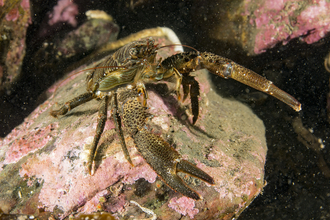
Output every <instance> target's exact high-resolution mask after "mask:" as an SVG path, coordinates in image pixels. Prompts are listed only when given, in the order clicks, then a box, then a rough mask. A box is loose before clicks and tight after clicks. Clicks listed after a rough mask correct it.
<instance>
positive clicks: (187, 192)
mask: <svg viewBox="0 0 330 220" xmlns="http://www.w3.org/2000/svg"><path fill="white" fill-rule="evenodd" d="M133 139H134V142H135V144H136V148H137V149H138V151H139V152H140V153H141V155H142V157H143V158H144V159H145V160H146V161H147V163H148V164H149V165H150V166H151V167H152V168H153V169H154V170H155V171H156V173H157V174H158V176H159V177H160V178H161V179H162V180H163V181H164V182H165V183H166V184H167V185H168V186H169V187H170V188H172V189H173V190H174V191H177V192H179V193H181V194H183V195H184V196H187V197H190V198H192V199H195V200H197V199H200V198H201V197H200V195H199V194H198V193H197V192H195V191H194V190H192V189H191V188H190V187H188V186H187V185H186V184H185V183H184V182H183V180H182V179H181V178H180V177H179V176H178V175H177V173H178V172H184V173H187V174H189V175H191V176H193V177H197V178H199V179H201V180H203V181H205V182H207V183H209V184H214V180H213V178H212V177H211V176H209V175H208V174H207V173H205V172H204V171H202V170H201V169H199V168H198V167H196V166H195V165H193V164H191V163H189V162H188V161H186V160H184V159H182V157H181V155H180V154H179V153H178V152H177V151H176V150H175V149H174V148H173V147H171V146H170V145H169V144H168V143H167V142H166V141H165V140H163V139H162V138H161V137H159V136H157V135H155V134H152V133H150V132H148V131H147V130H145V129H141V130H139V131H138V132H137V133H136V134H135V135H134V136H133Z"/></svg>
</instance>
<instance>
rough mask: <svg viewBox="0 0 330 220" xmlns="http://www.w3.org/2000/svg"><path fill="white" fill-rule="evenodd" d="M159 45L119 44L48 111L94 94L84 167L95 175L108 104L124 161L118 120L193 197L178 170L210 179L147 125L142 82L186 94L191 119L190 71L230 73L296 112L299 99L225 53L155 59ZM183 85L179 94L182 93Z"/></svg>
mask: <svg viewBox="0 0 330 220" xmlns="http://www.w3.org/2000/svg"><path fill="white" fill-rule="evenodd" d="M160 48H161V47H160V46H158V45H155V41H154V39H153V38H147V39H142V40H140V41H135V42H132V43H130V44H127V45H126V46H124V47H122V48H120V49H119V50H117V51H116V52H115V53H114V54H112V55H110V56H109V57H108V58H106V60H105V61H103V62H101V63H100V64H99V65H98V66H97V67H95V68H94V70H93V71H92V72H91V73H90V74H89V75H88V77H87V92H86V93H84V94H82V95H80V96H78V97H76V98H74V99H72V100H70V101H68V102H66V103H65V104H64V105H63V106H62V107H60V109H58V110H52V111H51V112H50V114H51V115H52V116H53V117H58V116H59V115H64V114H66V113H67V112H68V111H70V110H71V109H73V108H75V107H77V106H79V105H81V104H83V103H86V102H88V101H90V100H92V99H98V100H100V101H101V106H100V108H99V113H98V123H97V128H96V134H95V136H94V140H93V143H92V147H91V150H90V152H89V158H88V161H87V168H88V171H89V173H90V174H91V175H93V173H94V171H95V157H96V152H97V146H98V143H99V140H100V137H101V134H102V133H103V130H104V127H105V122H106V120H107V110H108V106H109V105H110V106H111V109H113V111H112V117H113V120H114V123H115V127H116V131H117V133H118V134H119V139H120V142H121V146H122V149H123V152H124V155H125V157H126V159H127V161H128V162H129V163H130V164H132V165H133V163H132V160H131V158H130V156H129V152H128V150H127V146H126V143H125V139H124V135H123V129H122V124H123V125H124V127H125V128H126V130H127V133H128V134H129V135H130V136H131V137H132V138H133V140H134V143H135V145H136V148H137V149H138V151H139V153H140V154H141V155H142V157H143V158H144V159H145V160H146V161H147V163H148V164H149V165H150V166H151V167H152V168H153V170H155V172H156V173H157V175H158V176H159V177H160V178H161V179H162V180H163V181H164V182H165V183H166V184H167V185H168V186H169V187H170V188H172V189H173V190H175V191H177V192H180V193H181V194H183V195H185V196H187V197H190V198H193V199H196V200H197V199H200V198H201V197H200V195H199V194H198V193H196V192H195V191H194V190H192V189H191V188H190V187H189V186H187V184H185V183H184V182H183V180H182V179H181V178H180V177H179V176H178V175H177V173H178V172H184V173H187V174H189V175H191V176H194V177H197V178H199V179H201V180H203V181H205V182H207V183H209V184H214V180H213V178H212V177H211V176H209V175H208V174H207V173H205V172H204V171H202V170H201V169H199V168H197V167H196V166H195V165H193V164H191V163H189V162H188V161H186V160H184V159H182V157H181V155H180V154H179V153H178V152H177V151H176V150H175V149H174V148H173V147H171V146H170V145H169V144H168V143H167V142H166V141H165V140H164V139H162V138H161V137H159V136H157V135H155V134H153V133H151V132H150V131H148V129H147V127H146V126H145V123H146V120H147V118H148V116H149V114H148V112H147V110H146V109H147V108H146V106H147V99H148V94H147V91H146V88H145V84H146V83H153V82H157V81H160V80H164V81H174V82H175V90H176V95H177V97H178V99H179V100H185V99H186V98H187V97H188V95H190V99H191V109H192V114H193V119H192V123H193V124H195V123H196V121H197V119H198V115H199V103H198V96H199V95H200V93H199V84H198V82H197V81H196V80H195V78H194V77H193V76H191V75H190V73H191V72H193V71H196V70H199V69H207V70H208V71H209V72H211V73H213V74H215V75H218V76H221V77H223V78H225V79H227V78H233V79H235V80H237V81H239V82H241V83H244V84H246V85H248V86H250V87H252V88H255V89H257V90H260V91H262V92H265V93H267V94H270V95H272V96H274V97H276V98H278V99H279V100H281V101H283V102H284V103H286V104H287V105H289V106H290V107H292V108H293V109H294V110H296V111H300V110H301V104H300V103H299V102H298V101H297V100H296V99H295V98H294V97H292V96H291V95H289V94H287V93H286V92H284V91H282V90H280V89H279V88H278V87H276V86H275V85H274V84H273V83H272V82H271V81H269V80H267V79H266V78H264V77H262V76H260V75H258V74H257V73H255V72H253V71H251V70H249V69H247V68H244V67H243V66H240V65H238V64H236V63H235V62H233V61H231V60H229V59H227V58H224V57H221V56H218V55H215V54H212V53H209V52H204V53H201V52H198V51H194V52H182V53H178V54H176V55H173V56H170V57H168V58H166V59H164V60H162V59H159V60H156V55H157V50H159V49H160ZM181 85H182V88H183V97H181V94H180V89H181ZM122 121H123V122H122Z"/></svg>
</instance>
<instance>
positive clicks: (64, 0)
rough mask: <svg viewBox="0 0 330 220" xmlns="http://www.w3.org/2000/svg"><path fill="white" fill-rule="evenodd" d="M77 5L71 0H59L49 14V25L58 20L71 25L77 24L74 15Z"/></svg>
mask: <svg viewBox="0 0 330 220" xmlns="http://www.w3.org/2000/svg"><path fill="white" fill-rule="evenodd" d="M78 13H79V11H78V5H77V4H75V3H74V2H73V1H72V0H59V1H58V2H57V5H56V6H55V7H54V8H53V11H52V13H51V14H50V20H49V25H53V24H56V23H59V22H67V23H69V24H71V25H72V26H73V27H76V26H77V19H76V16H77V15H78Z"/></svg>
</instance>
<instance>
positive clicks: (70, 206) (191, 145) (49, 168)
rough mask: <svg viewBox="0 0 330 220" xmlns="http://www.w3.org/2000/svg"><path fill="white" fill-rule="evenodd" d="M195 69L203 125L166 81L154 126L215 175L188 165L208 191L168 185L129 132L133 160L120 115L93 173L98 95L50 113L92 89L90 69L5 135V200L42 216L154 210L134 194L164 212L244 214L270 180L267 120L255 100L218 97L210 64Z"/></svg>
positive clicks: (154, 108)
mask: <svg viewBox="0 0 330 220" xmlns="http://www.w3.org/2000/svg"><path fill="white" fill-rule="evenodd" d="M196 75H197V77H196V78H197V80H198V81H199V82H200V87H201V96H200V118H199V119H198V120H197V123H196V125H195V126H193V125H191V113H190V112H191V111H190V102H189V100H187V101H186V102H185V103H183V104H181V103H180V102H178V101H177V99H176V96H175V95H173V94H169V92H168V89H167V85H166V84H163V83H161V84H155V85H150V86H148V87H147V90H148V94H149V99H148V107H149V111H150V113H152V114H153V115H154V117H153V118H152V119H151V120H150V121H149V125H150V126H151V127H152V128H153V132H154V133H157V134H159V135H162V137H163V138H164V139H165V140H166V141H168V142H169V143H170V144H171V145H172V146H174V147H175V148H176V149H177V150H178V151H179V152H180V154H182V155H183V157H184V158H185V159H187V160H189V161H190V162H192V163H195V164H197V166H198V167H199V168H201V169H202V170H204V171H205V172H207V173H208V174H209V175H211V176H212V177H213V178H214V180H215V185H213V186H211V185H208V184H206V183H204V182H203V181H200V180H198V179H195V178H192V177H189V176H187V175H181V174H180V176H181V177H182V178H183V179H184V180H185V181H186V182H187V183H188V184H189V186H191V187H192V188H193V189H194V190H196V191H197V192H198V193H199V194H200V195H201V196H202V197H203V199H202V200H199V201H194V200H192V199H189V198H187V197H184V196H182V195H181V194H179V193H176V192H174V191H173V190H171V189H170V188H169V187H167V186H166V185H165V184H164V183H163V182H162V181H161V180H160V179H159V178H158V177H157V175H156V173H155V172H154V171H153V170H152V169H151V168H150V167H149V165H148V164H146V162H145V161H144V160H143V158H142V157H141V156H140V155H139V153H138V152H137V151H136V149H135V148H134V144H133V140H132V139H131V138H130V137H128V136H126V142H127V143H128V148H129V151H130V155H131V158H132V161H133V164H134V165H135V166H134V167H132V166H131V165H130V164H129V163H128V162H127V161H126V160H125V157H124V154H123V152H122V150H121V146H120V142H119V139H118V136H117V135H116V133H115V132H114V123H113V122H112V120H108V121H107V123H106V127H105V132H104V133H103V136H102V138H101V141H100V146H102V147H103V149H104V150H103V151H102V152H100V155H102V156H103V160H98V161H97V162H98V163H99V167H98V169H97V170H96V172H95V174H94V176H90V175H89V174H88V172H87V169H86V166H85V163H86V149H87V148H88V147H89V146H90V145H91V143H92V140H93V137H94V134H95V128H96V124H97V117H98V116H97V115H98V113H97V111H98V107H99V102H98V101H96V100H92V101H90V102H89V103H87V104H84V105H81V106H79V107H77V108H75V109H73V110H72V111H70V112H69V113H67V114H66V115H65V116H62V117H59V118H57V119H56V118H53V117H51V116H50V115H49V111H50V110H51V109H52V108H53V109H55V108H58V106H59V105H55V103H59V104H63V103H64V102H66V101H67V100H69V99H71V98H73V97H75V96H77V95H79V94H81V93H83V92H85V91H86V88H85V77H86V73H82V74H80V75H78V76H72V77H70V78H69V79H67V80H65V81H63V82H62V83H61V84H60V86H59V88H58V90H57V91H56V93H55V96H54V97H52V98H50V99H49V100H47V101H46V102H44V103H43V104H42V105H40V106H39V107H38V108H37V109H35V111H33V113H32V114H31V115H30V116H29V117H27V118H26V119H25V121H24V123H22V124H21V125H20V126H18V127H17V128H15V129H14V130H13V131H12V132H11V133H10V134H9V135H8V136H7V137H6V138H4V139H3V140H1V141H0V185H1V188H0V208H1V209H2V210H3V211H4V212H6V213H25V214H34V215H41V216H44V217H45V216H49V215H50V213H52V214H53V216H54V217H56V218H65V217H67V216H69V215H71V214H75V213H77V212H79V213H91V212H95V211H97V210H104V211H107V212H111V213H113V214H114V215H115V216H117V217H119V218H123V217H126V218H129V219H131V218H133V217H134V218H137V219H139V218H146V217H150V215H149V214H146V213H144V212H143V211H142V210H141V209H140V208H139V207H138V206H137V205H135V204H133V203H132V202H131V201H135V202H137V203H138V204H140V205H141V206H142V207H145V208H147V209H149V210H151V211H153V213H154V215H157V217H158V218H159V219H190V218H194V219H221V218H223V219H231V218H232V217H233V216H235V215H237V214H238V213H240V212H241V211H242V210H244V208H245V207H246V206H247V205H248V204H249V203H250V202H251V201H252V200H253V199H254V198H255V197H256V196H257V195H258V194H259V193H260V192H261V190H262V188H263V185H264V164H265V157H266V152H267V147H266V141H265V130H264V126H263V123H262V121H261V120H259V119H258V118H257V117H256V116H255V115H254V114H253V112H252V111H251V110H250V109H249V108H248V107H246V106H245V105H243V104H242V103H240V102H237V101H235V100H228V99H224V98H222V97H221V96H219V95H218V94H217V93H216V92H215V91H214V89H213V88H212V87H211V86H210V82H209V78H208V74H207V73H206V72H197V73H196ZM168 86H169V87H170V88H171V87H173V85H171V84H168ZM54 88H55V87H53V88H51V89H50V90H49V91H51V92H52V91H54ZM54 105H55V106H54ZM108 115H110V110H109V112H108Z"/></svg>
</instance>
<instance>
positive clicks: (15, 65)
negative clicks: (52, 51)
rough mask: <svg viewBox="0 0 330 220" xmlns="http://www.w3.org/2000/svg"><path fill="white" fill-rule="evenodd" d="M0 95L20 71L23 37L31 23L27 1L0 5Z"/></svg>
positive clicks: (14, 80)
mask: <svg viewBox="0 0 330 220" xmlns="http://www.w3.org/2000/svg"><path fill="white" fill-rule="evenodd" d="M0 7H1V8H0V11H1V12H0V21H1V22H0V23H1V25H0V33H1V38H0V48H1V50H0V95H2V94H3V93H5V92H7V89H8V88H9V87H10V86H11V85H12V84H13V83H15V82H16V81H17V80H18V78H19V76H20V72H21V70H22V63H23V58H24V56H25V48H26V45H25V37H26V30H27V27H28V25H29V24H30V23H31V15H30V3H29V1H28V0H21V1H15V3H13V2H12V1H1V3H0Z"/></svg>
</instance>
